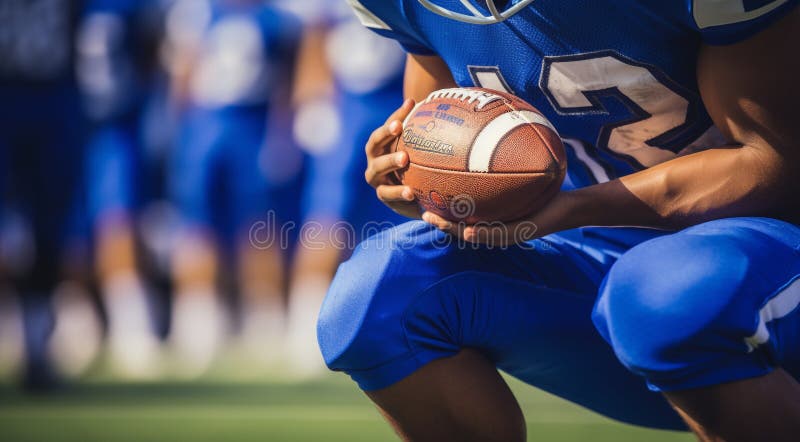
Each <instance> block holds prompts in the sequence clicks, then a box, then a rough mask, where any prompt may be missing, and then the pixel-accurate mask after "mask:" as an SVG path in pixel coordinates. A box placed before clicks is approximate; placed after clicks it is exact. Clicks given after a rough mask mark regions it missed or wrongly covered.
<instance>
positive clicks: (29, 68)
mask: <svg viewBox="0 0 800 442" xmlns="http://www.w3.org/2000/svg"><path fill="white" fill-rule="evenodd" d="M79 3H80V2H77V1H68V0H6V1H3V2H2V4H0V211H5V213H6V215H7V217H6V219H12V220H14V221H12V222H11V223H10V224H11V225H12V228H11V229H9V230H6V232H7V234H5V235H2V236H3V239H4V244H3V248H4V249H6V251H7V252H8V253H7V256H10V259H6V260H5V266H4V267H5V269H6V277H8V278H10V279H13V280H14V285H15V286H16V290H17V291H18V292H19V293H20V294H21V298H22V310H23V313H24V315H23V316H24V336H25V348H26V353H25V356H26V371H25V375H26V382H27V384H28V385H29V386H32V387H46V386H49V385H51V384H52V382H53V380H54V376H53V375H52V371H51V368H50V364H49V361H48V351H47V344H48V338H49V335H50V332H51V330H52V327H53V315H52V311H51V305H50V297H51V294H52V293H53V291H54V290H55V288H56V285H57V283H58V281H59V280H60V279H61V278H62V277H65V276H66V277H70V278H75V277H76V275H75V272H74V271H70V270H71V269H77V270H78V271H79V272H80V269H81V267H82V266H81V263H82V262H85V260H84V259H82V258H81V256H79V255H76V253H75V252H74V250H73V249H72V247H71V244H73V243H72V242H71V241H70V238H72V237H74V236H76V235H77V225H78V222H77V221H76V217H75V216H74V215H75V214H76V213H78V212H77V211H76V208H77V207H79V206H80V204H81V202H80V198H79V194H80V192H79V189H80V184H81V164H80V163H81V158H82V155H81V142H80V135H81V127H82V121H81V118H80V108H79V106H78V100H77V94H76V92H75V91H76V87H75V84H74V78H73V75H72V66H73V42H74V35H75V29H76V22H77V17H78V14H79V12H80V4H79ZM9 213H17V214H19V216H10V215H8V214H9ZM13 226H16V227H13ZM9 231H10V232H11V233H8V232H9ZM15 238H16V239H15ZM13 244H16V245H18V246H19V247H16V250H13V251H8V247H12V248H14V247H13ZM65 271H66V273H70V274H69V275H66V274H65ZM0 346H2V345H0Z"/></svg>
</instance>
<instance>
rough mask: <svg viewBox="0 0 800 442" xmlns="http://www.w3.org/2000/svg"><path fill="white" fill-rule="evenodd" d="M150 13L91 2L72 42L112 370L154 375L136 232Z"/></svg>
mask: <svg viewBox="0 0 800 442" xmlns="http://www.w3.org/2000/svg"><path fill="white" fill-rule="evenodd" d="M155 11H157V8H156V2H154V1H150V0H148V1H132V0H92V1H90V2H88V4H87V6H86V10H85V11H84V13H83V17H82V20H81V25H80V32H79V38H78V43H77V45H76V46H77V69H76V72H77V76H78V81H79V85H80V90H81V93H82V95H83V103H84V107H85V109H86V114H87V116H88V118H89V120H90V121H91V123H92V124H93V127H92V131H91V135H90V137H89V141H88V147H87V165H86V174H87V180H88V185H87V193H88V212H89V216H90V218H91V221H92V225H93V227H94V238H95V250H96V252H95V257H96V261H97V265H96V268H97V275H98V279H99V282H100V286H101V291H102V298H103V302H104V305H105V308H106V312H107V315H108V324H109V327H108V347H109V355H110V359H111V362H112V368H113V369H114V370H115V372H116V373H117V374H119V375H121V376H125V377H150V376H152V375H154V374H156V373H155V371H154V370H155V368H156V367H157V363H156V357H157V350H158V346H159V343H158V341H157V337H156V335H155V332H154V330H155V328H154V327H153V324H152V321H151V315H150V306H149V300H148V293H147V290H146V287H145V285H146V284H145V282H144V281H143V277H142V275H141V270H140V269H139V266H138V265H137V258H138V256H137V255H139V254H140V253H139V251H138V250H137V249H138V247H137V239H136V232H135V216H136V215H137V213H138V211H139V208H140V206H141V203H142V201H143V200H144V196H145V193H146V188H147V186H146V185H145V184H146V183H145V182H144V180H143V179H142V177H144V176H145V175H146V173H145V170H144V167H143V165H144V164H143V163H144V160H143V159H144V146H143V140H142V132H143V131H142V130H141V126H142V120H143V117H142V113H143V111H144V108H145V104H146V99H147V97H148V94H147V90H148V89H147V88H148V87H149V86H150V83H151V82H152V79H151V77H153V76H154V75H153V72H154V66H155V50H154V49H155V46H156V44H155V42H156V38H157V32H155V30H154V29H153V28H154V27H155V26H154V24H155V23H154V22H156V20H155V18H154V17H153V16H155V15H156V14H155Z"/></svg>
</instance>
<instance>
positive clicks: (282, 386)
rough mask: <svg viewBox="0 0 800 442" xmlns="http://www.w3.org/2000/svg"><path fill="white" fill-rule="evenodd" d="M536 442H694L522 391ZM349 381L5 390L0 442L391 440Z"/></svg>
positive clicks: (0, 412) (97, 385)
mask: <svg viewBox="0 0 800 442" xmlns="http://www.w3.org/2000/svg"><path fill="white" fill-rule="evenodd" d="M512 387H513V388H514V390H515V391H516V392H517V394H518V397H519V398H520V400H521V402H522V405H523V409H524V411H525V416H526V419H527V421H528V436H529V440H534V441H589V440H591V441H593V442H602V441H614V442H620V441H648V442H659V441H665V442H666V441H690V440H693V439H692V437H690V436H689V435H688V434H684V433H673V432H659V431H650V430H645V429H641V428H636V427H631V426H628V425H622V424H619V423H615V422H612V421H609V420H607V419H604V418H602V417H600V416H597V415H595V414H592V413H590V412H588V411H585V410H583V409H581V408H579V407H577V406H574V405H572V404H569V403H566V402H564V401H562V400H559V399H557V398H554V397H552V396H550V395H547V394H545V393H541V392H538V391H536V390H534V389H532V388H529V387H526V386H524V385H521V384H519V383H515V382H512ZM394 439H395V438H394V436H393V434H392V432H391V431H390V430H389V428H388V427H387V426H386V425H385V424H384V423H383V421H382V420H381V417H380V416H379V415H378V413H377V412H376V411H375V410H374V409H373V408H372V406H371V405H370V403H369V402H368V401H367V399H366V398H365V397H364V396H363V395H362V394H361V393H359V392H358V391H357V390H356V389H355V388H354V385H353V384H351V383H350V382H349V381H348V380H347V378H346V377H344V376H341V375H340V376H331V377H329V378H326V379H325V380H323V381H317V382H310V383H302V384H292V383H285V382H259V383H237V382H210V381H205V382H201V383H185V384H182V383H153V384H140V385H132V384H119V383H111V382H109V383H106V382H83V383H80V384H78V385H75V386H72V387H69V388H65V389H63V390H61V391H59V392H58V393H55V394H50V395H41V396H40V395H33V396H32V395H26V394H23V393H21V392H20V391H19V390H17V389H16V388H13V387H11V386H3V387H0V441H3V442H28V441H30V442H49V441H76V442H78V441H80V442H89V441H103V442H113V441H132V442H133V441H135V442H149V441H187V442H201V441H209V442H234V441H382V440H394Z"/></svg>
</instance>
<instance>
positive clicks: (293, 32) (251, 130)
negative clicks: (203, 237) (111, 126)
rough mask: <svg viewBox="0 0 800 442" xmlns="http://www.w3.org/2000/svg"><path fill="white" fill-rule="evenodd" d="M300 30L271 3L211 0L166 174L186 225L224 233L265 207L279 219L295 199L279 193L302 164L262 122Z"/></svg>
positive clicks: (241, 227) (261, 214) (238, 229)
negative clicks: (169, 171) (187, 104)
mask: <svg viewBox="0 0 800 442" xmlns="http://www.w3.org/2000/svg"><path fill="white" fill-rule="evenodd" d="M299 32H300V30H299V24H298V23H297V22H296V20H295V19H293V18H292V17H291V16H289V15H287V14H284V13H281V12H279V11H277V10H276V9H274V8H272V7H269V6H265V5H238V6H237V5H236V4H235V3H234V2H230V3H228V4H226V2H224V1H219V2H213V7H212V17H211V19H210V22H209V23H208V24H207V26H206V27H205V29H204V30H203V35H204V37H203V42H202V46H203V48H202V51H201V54H200V59H199V60H198V63H197V64H196V66H195V71H194V73H193V76H192V80H191V85H190V90H191V97H190V99H191V100H190V101H191V103H190V106H189V109H188V110H187V111H186V115H185V116H184V121H183V126H182V129H181V133H180V134H179V140H178V146H177V149H176V152H175V156H174V158H173V162H172V166H171V173H170V180H171V185H170V187H171V192H172V194H173V197H174V198H175V200H176V202H177V204H178V208H179V210H180V212H181V215H182V217H183V220H184V221H185V222H186V223H187V224H189V225H194V226H200V227H214V229H215V231H216V232H217V233H220V234H221V235H222V236H223V237H228V238H230V236H231V235H237V234H241V233H242V231H244V233H246V232H247V229H248V228H249V227H250V223H252V222H254V221H256V220H261V219H264V218H265V217H266V216H267V211H268V210H275V211H276V212H277V213H278V216H279V217H284V216H286V213H287V212H291V210H290V209H287V207H290V206H291V205H292V204H295V205H296V204H297V200H298V198H297V197H296V196H295V197H294V198H291V197H289V196H288V195H287V193H288V191H287V192H281V191H280V190H282V189H283V188H282V187H281V186H283V185H285V184H286V182H288V181H292V179H295V178H294V176H293V174H292V173H291V171H289V170H288V169H291V168H296V169H299V165H300V164H301V163H300V162H299V161H297V162H292V161H290V160H289V159H290V158H296V155H293V152H292V150H293V145H292V144H291V141H290V139H289V138H288V136H285V137H281V136H276V134H268V130H269V128H268V120H269V119H270V117H271V115H270V113H271V112H273V111H275V110H273V109H272V106H274V105H276V104H275V103H273V102H272V100H273V97H274V96H275V95H276V94H275V92H276V90H278V89H279V88H281V87H285V84H286V83H284V82H282V81H283V80H282V78H285V77H282V75H284V72H285V71H286V70H288V69H290V68H291V67H292V66H293V64H294V62H293V54H294V52H295V50H296V45H297V44H298V41H299ZM284 106H285V104H284ZM268 136H270V142H269V143H267V142H266V141H265V139H266V138H267V137H268ZM265 144H266V145H265ZM283 151H285V153H286V155H283V154H282V153H281V152H283ZM281 161H286V163H285V164H281V163H280V162H281ZM278 175H287V176H288V178H286V177H284V176H280V177H278ZM289 187H291V186H289Z"/></svg>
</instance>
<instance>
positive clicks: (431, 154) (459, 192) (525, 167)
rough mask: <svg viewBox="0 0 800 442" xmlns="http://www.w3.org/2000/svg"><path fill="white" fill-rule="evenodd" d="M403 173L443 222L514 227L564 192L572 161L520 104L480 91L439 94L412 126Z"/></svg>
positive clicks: (547, 127) (406, 134) (418, 111)
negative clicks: (500, 223)
mask: <svg viewBox="0 0 800 442" xmlns="http://www.w3.org/2000/svg"><path fill="white" fill-rule="evenodd" d="M395 150H397V151H405V152H407V153H408V156H409V160H410V161H409V165H408V167H406V168H404V169H403V170H401V171H399V172H398V173H397V176H398V178H399V179H400V181H401V182H402V183H403V184H404V185H407V186H409V187H411V188H412V189H413V190H414V193H415V195H416V198H417V201H418V202H419V204H420V205H421V207H422V208H423V209H424V210H426V211H430V212H432V213H436V214H437V215H440V216H442V217H443V218H445V219H448V220H450V221H455V222H464V223H467V224H475V223H477V222H494V221H502V222H508V221H514V220H518V219H521V218H524V217H525V216H527V215H530V214H532V213H534V212H535V211H536V210H538V209H540V208H541V207H542V206H543V205H544V204H545V203H547V202H548V201H549V200H550V199H551V198H552V197H553V196H554V195H555V194H556V193H557V192H558V191H559V189H560V188H561V184H562V182H563V180H564V174H565V172H566V166H567V161H566V155H565V153H564V146H563V144H562V143H561V138H560V137H559V135H558V132H557V131H556V129H555V128H554V127H553V126H552V124H550V122H549V121H548V120H547V118H545V117H544V115H542V114H541V113H540V112H539V111H538V110H536V108H534V107H533V106H531V105H530V104H528V103H526V102H525V101H523V100H522V99H520V98H518V97H516V96H513V95H510V94H505V93H501V92H496V91H492V90H488V89H481V88H454V89H443V90H439V91H436V92H433V93H432V94H431V95H429V96H428V98H427V99H426V100H425V101H422V102H420V103H419V104H418V105H417V107H416V108H415V109H414V110H413V111H412V112H411V114H410V115H409V116H408V118H406V120H405V122H404V124H403V133H402V135H401V136H400V138H399V139H398V142H397V144H396V145H395Z"/></svg>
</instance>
